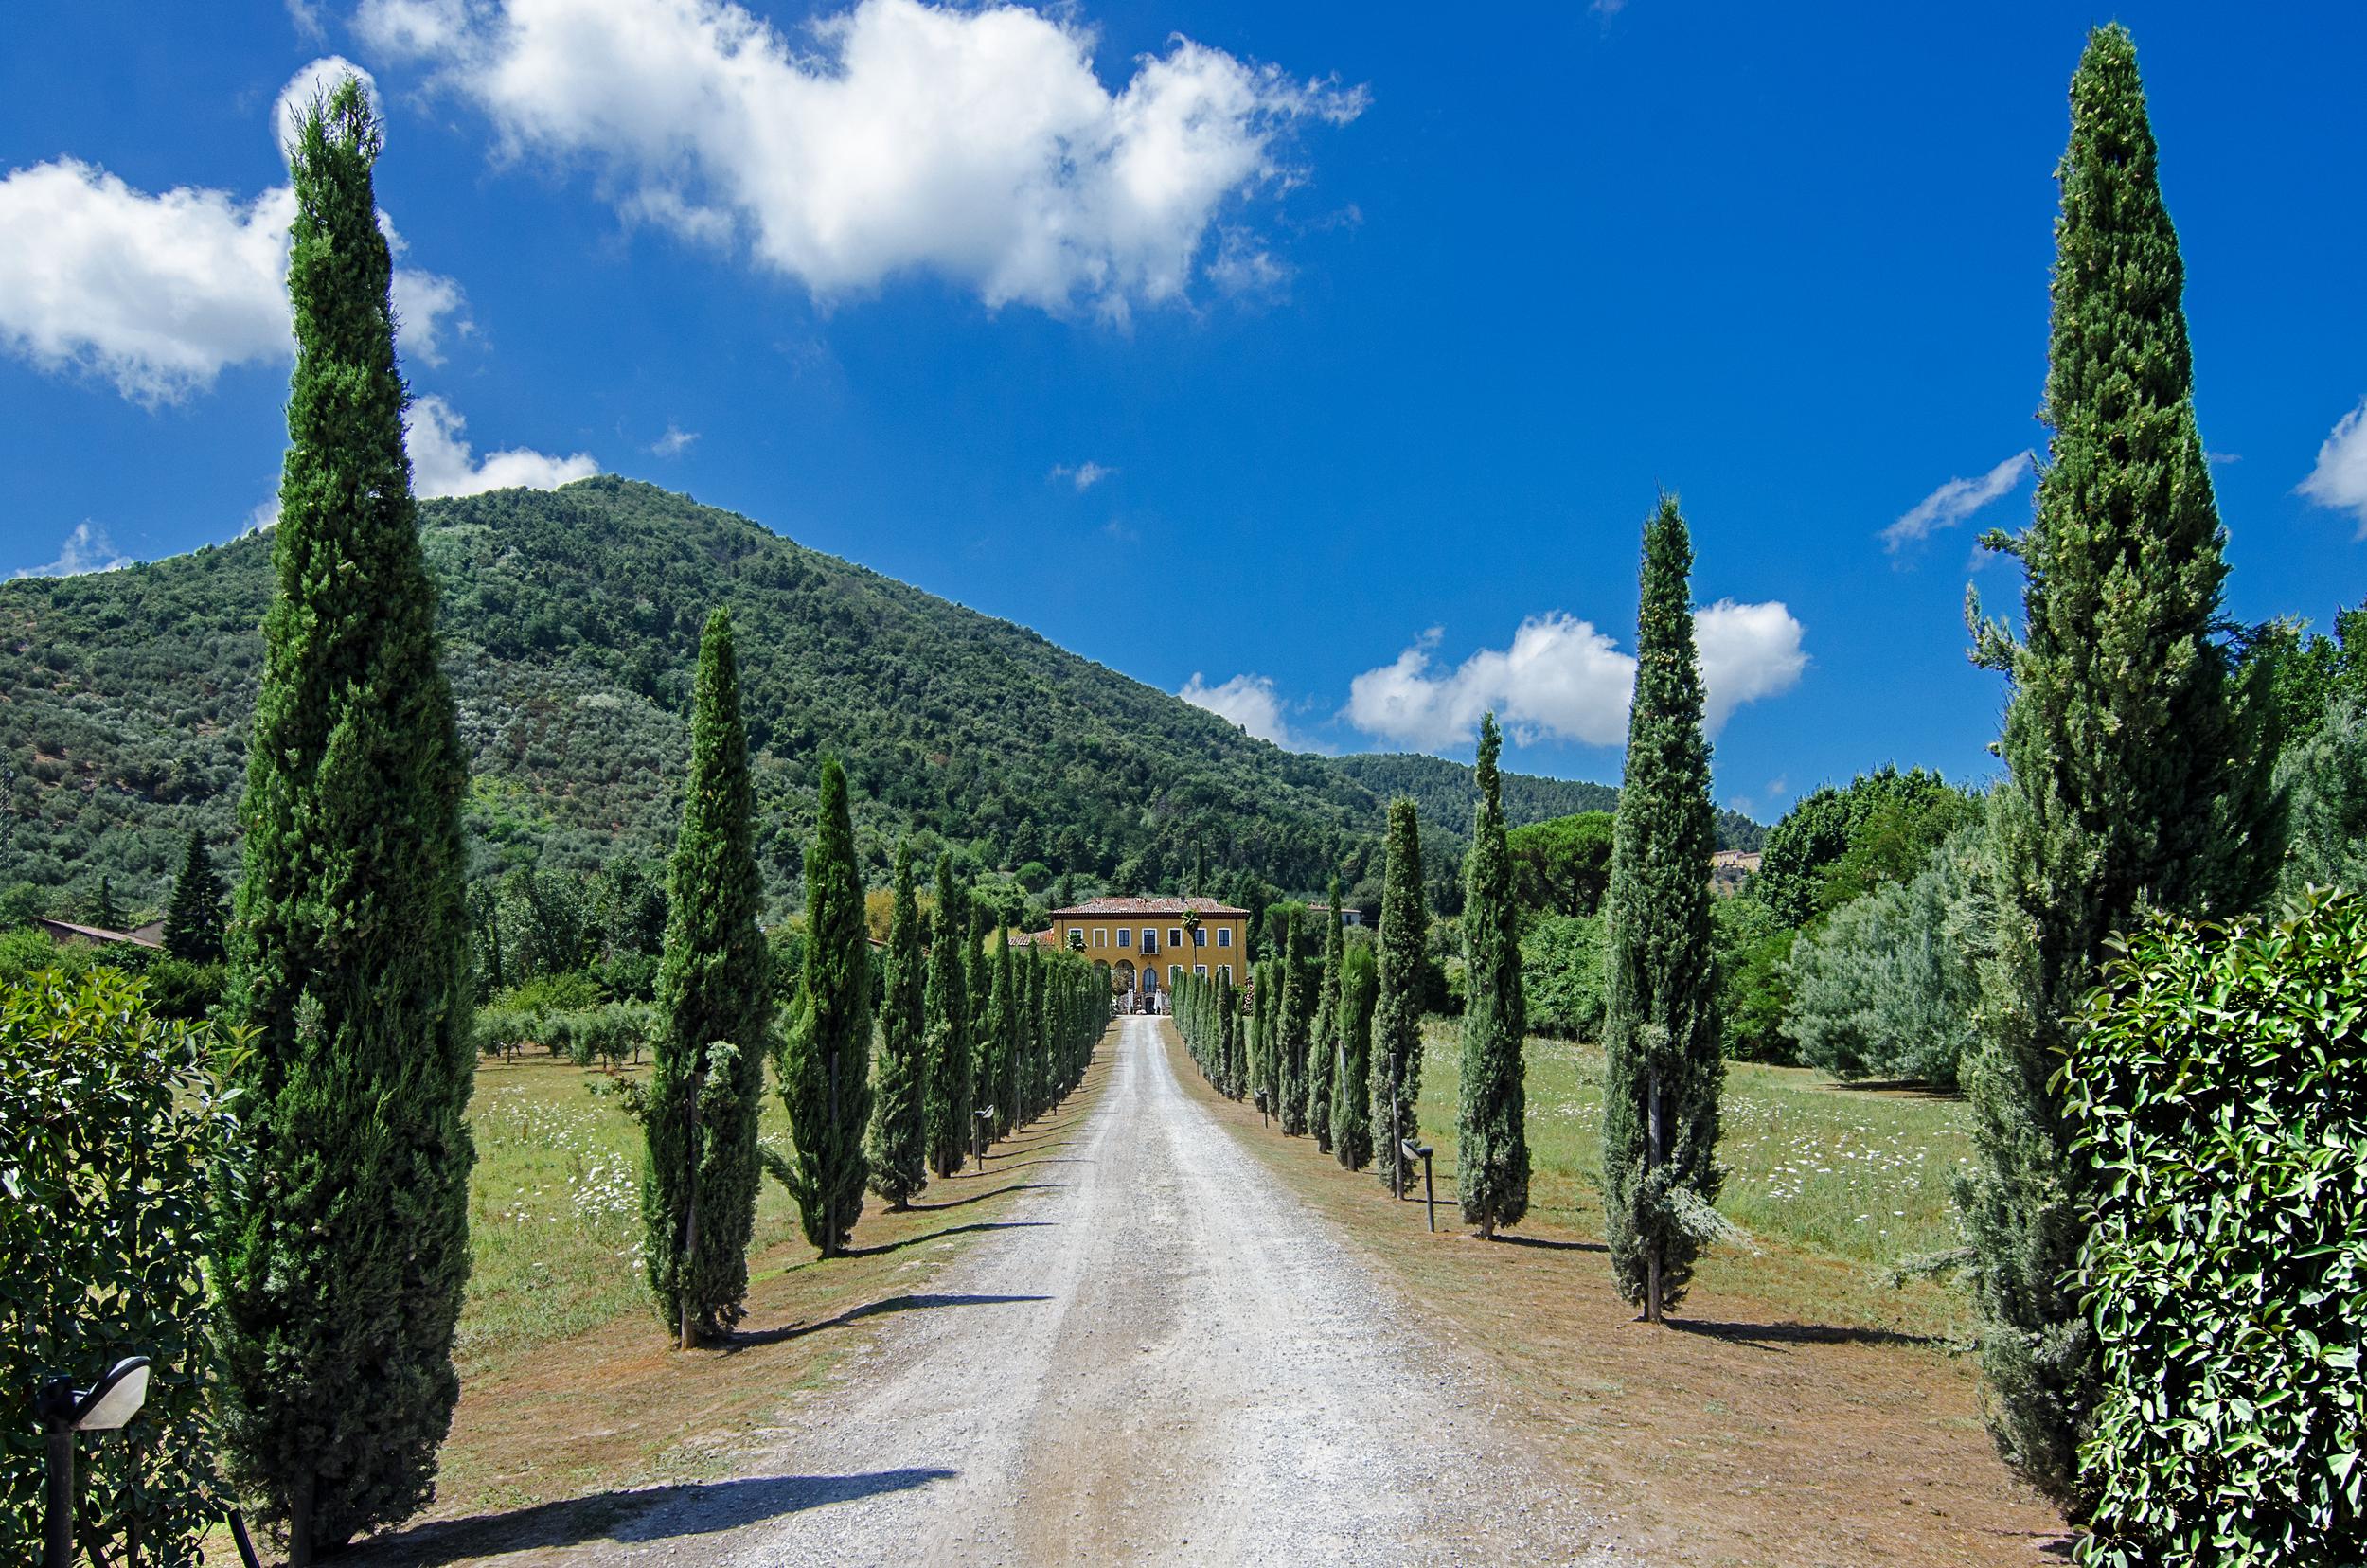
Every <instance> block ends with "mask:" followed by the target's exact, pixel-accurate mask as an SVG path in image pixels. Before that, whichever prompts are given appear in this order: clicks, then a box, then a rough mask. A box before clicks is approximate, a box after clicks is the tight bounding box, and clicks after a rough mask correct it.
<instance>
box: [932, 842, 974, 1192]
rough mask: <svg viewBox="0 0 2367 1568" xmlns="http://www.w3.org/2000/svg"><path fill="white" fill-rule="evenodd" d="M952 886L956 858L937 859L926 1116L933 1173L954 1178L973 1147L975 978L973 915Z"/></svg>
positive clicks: (948, 856) (942, 856)
mask: <svg viewBox="0 0 2367 1568" xmlns="http://www.w3.org/2000/svg"><path fill="white" fill-rule="evenodd" d="M962 904H963V900H962V896H961V892H960V890H959V889H958V888H956V887H955V886H954V884H953V857H952V854H951V853H947V854H943V855H940V856H938V857H937V916H936V922H935V926H934V931H933V932H932V934H931V938H930V942H929V989H928V996H927V1006H928V1010H929V1024H928V1027H929V1033H928V1040H927V1047H928V1049H927V1056H928V1067H927V1070H926V1073H925V1075H924V1079H923V1081H924V1083H925V1085H926V1095H925V1097H924V1101H923V1103H924V1106H925V1110H924V1111H923V1114H922V1122H923V1128H924V1131H923V1136H924V1137H925V1138H926V1139H927V1142H928V1148H929V1168H930V1169H932V1170H934V1171H935V1172H936V1173H937V1174H938V1175H939V1176H951V1175H952V1174H953V1173H954V1172H955V1171H957V1170H959V1169H961V1168H962V1160H963V1157H964V1155H965V1153H966V1152H967V1151H968V1149H969V1147H970V1093H971V1090H970V1022H969V1019H970V972H969V966H968V965H967V964H966V963H965V962H964V958H963V942H962V937H963V934H964V933H965V932H966V931H967V930H968V929H969V923H970V922H969V912H968V911H967V910H966V909H964V908H963V907H962Z"/></svg>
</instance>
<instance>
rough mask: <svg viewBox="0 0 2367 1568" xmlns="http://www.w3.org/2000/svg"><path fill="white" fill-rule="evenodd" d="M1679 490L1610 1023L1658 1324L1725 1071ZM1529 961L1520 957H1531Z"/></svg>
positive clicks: (1618, 1157)
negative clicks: (1722, 1056) (1678, 507)
mask: <svg viewBox="0 0 2367 1568" xmlns="http://www.w3.org/2000/svg"><path fill="white" fill-rule="evenodd" d="M1692 570H1693V545H1692V543H1691V541H1690V540H1689V539H1688V538H1687V537H1686V534H1685V523H1684V519H1683V518H1682V516H1680V515H1679V514H1678V511H1677V503H1676V500H1675V498H1674V497H1671V496H1663V497H1662V498H1661V504H1660V510H1659V511H1658V512H1657V513H1656V514H1655V515H1654V516H1653V518H1652V520H1651V522H1650V523H1648V524H1646V526H1645V529H1644V579H1643V594H1642V605H1641V607H1640V609H1639V610H1638V613H1637V623H1636V636H1635V652H1636V674H1635V697H1634V700H1633V703H1632V704H1631V705H1630V706H1629V708H1628V765H1627V774H1626V776H1625V779H1624V781H1623V782H1622V783H1621V785H1620V789H1619V820H1618V824H1617V827H1616V829H1614V831H1613V834H1612V839H1611V891H1610V893H1609V895H1608V897H1607V899H1606V900H1605V903H1606V908H1607V909H1608V910H1609V918H1610V926H1611V933H1610V941H1611V960H1610V970H1611V998H1610V1003H1609V1007H1608V1010H1607V1012H1606V1014H1605V1018H1604V1023H1603V1209H1604V1221H1605V1225H1606V1227H1607V1229H1608V1231H1609V1233H1610V1234H1609V1240H1610V1242H1611V1274H1612V1277H1613V1278H1614V1279H1615V1280H1616V1281H1617V1283H1618V1286H1619V1292H1620V1294H1621V1295H1623V1296H1625V1297H1626V1298H1627V1299H1628V1301H1631V1302H1634V1303H1637V1304H1638V1305H1640V1306H1641V1307H1643V1309H1644V1315H1645V1317H1646V1320H1647V1321H1650V1322H1653V1323H1658V1322H1660V1321H1661V1316H1662V1313H1663V1312H1664V1311H1665V1310H1667V1309H1668V1308H1670V1307H1674V1306H1675V1305H1677V1304H1678V1302H1680V1301H1682V1299H1683V1297H1684V1291H1685V1286H1686V1284H1687V1283H1688V1282H1689V1281H1690V1280H1691V1278H1692V1276H1693V1259H1694V1256H1695V1255H1696V1253H1697V1252H1698V1251H1699V1249H1700V1237H1701V1235H1702V1234H1703V1232H1704V1230H1705V1229H1706V1228H1707V1225H1708V1216H1707V1211H1708V1206H1709V1205H1710V1204H1711V1203H1715V1202H1716V1201H1717V1189H1718V1185H1719V1182H1720V1181H1721V1180H1722V1172H1720V1170H1719V1169H1718V1167H1717V1094H1718V1089H1719V1086H1720V1085H1721V1084H1722V1083H1723V1081H1724V1078H1725V1062H1724V1061H1723V1060H1722V1059H1721V1057H1720V1054H1719V1039H1718V1030H1717V961H1716V955H1715V953H1714V952H1713V950H1712V946H1711V930H1710V892H1709V887H1710V856H1711V853H1712V852H1713V851H1714V850H1715V849H1716V847H1717V821H1716V814H1715V811H1714V810H1713V808H1712V806H1711V804H1710V748H1709V742H1708V741H1707V740H1705V739H1702V736H1701V672H1700V661H1699V660H1698V659H1697V658H1696V657H1695V655H1694V648H1693V611H1692V608H1691V605H1690V604H1689V603H1688V601H1687V594H1688V592H1689V588H1688V582H1687V579H1689V577H1690V576H1691V573H1692ZM1516 960H1517V954H1516Z"/></svg>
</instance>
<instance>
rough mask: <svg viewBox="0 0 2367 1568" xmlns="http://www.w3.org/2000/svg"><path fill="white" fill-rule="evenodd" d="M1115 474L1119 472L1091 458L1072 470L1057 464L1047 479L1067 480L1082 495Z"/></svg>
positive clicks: (1066, 465) (1053, 466)
mask: <svg viewBox="0 0 2367 1568" xmlns="http://www.w3.org/2000/svg"><path fill="white" fill-rule="evenodd" d="M1115 472H1117V470H1115V469H1113V468H1104V467H1102V466H1101V465H1100V464H1099V463H1096V462H1094V461H1092V460H1091V459H1090V458H1089V459H1087V460H1086V461H1084V462H1081V463H1078V464H1077V466H1076V467H1074V468H1071V467H1070V466H1069V465H1068V464H1066V463H1055V464H1053V465H1052V472H1051V473H1050V474H1048V475H1047V476H1046V477H1048V478H1051V479H1054V480H1060V479H1065V480H1067V481H1068V482H1069V483H1070V484H1071V485H1074V486H1075V487H1076V488H1077V493H1078V494H1080V495H1081V494H1083V493H1084V492H1085V491H1086V490H1091V489H1093V488H1094V487H1095V485H1098V484H1099V483H1101V481H1103V480H1104V479H1107V478H1109V477H1110V475H1112V474H1113V473H1115Z"/></svg>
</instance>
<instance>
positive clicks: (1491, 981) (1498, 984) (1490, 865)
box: [1454, 713, 1529, 1238]
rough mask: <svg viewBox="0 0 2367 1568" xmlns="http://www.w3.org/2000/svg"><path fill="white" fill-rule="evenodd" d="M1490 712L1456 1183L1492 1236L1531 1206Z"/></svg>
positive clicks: (1471, 891)
mask: <svg viewBox="0 0 2367 1568" xmlns="http://www.w3.org/2000/svg"><path fill="white" fill-rule="evenodd" d="M1503 747H1504V737H1503V736H1502V735H1501V734H1500V733H1498V731H1497V729H1496V716H1495V715H1494V714H1492V713H1491V714H1488V715H1487V716H1486V718H1484V719H1482V720H1481V721H1480V742H1479V768H1478V775H1479V792H1480V801H1479V819H1478V821H1477V822H1475V823H1474V824H1473V825H1472V829H1471V848H1470V852H1469V853H1468V855H1466V856H1465V857H1464V862H1463V889H1464V891H1463V952H1464V973H1465V975H1466V976H1467V987H1468V998H1469V999H1468V1001H1467V1002H1466V1003H1465V1005H1464V1009H1463V1075H1462V1093H1461V1098H1460V1101H1459V1104H1458V1107H1457V1113H1456V1117H1455V1128H1456V1133H1455V1178H1454V1180H1455V1191H1456V1192H1457V1193H1458V1194H1459V1195H1460V1196H1461V1198H1462V1200H1463V1218H1464V1219H1465V1220H1466V1221H1469V1222H1470V1223H1472V1224H1474V1225H1477V1226H1478V1227H1479V1233H1480V1235H1481V1236H1482V1237H1484V1238H1485V1237H1492V1236H1494V1235H1495V1234H1496V1230H1497V1227H1498V1226H1501V1225H1517V1224H1519V1223H1520V1222H1521V1219H1522V1216H1523V1215H1525V1214H1527V1213H1528V1211H1529V1139H1528V1130H1527V1127H1526V1124H1525V1118H1526V1116H1527V1114H1528V1100H1527V1096H1526V1092H1525V1089H1524V1087H1523V1083H1522V1075H1523V1073H1524V1072H1525V1070H1526V1066H1525V1063H1524V1062H1523V1061H1522V1054H1521V1047H1522V1036H1523V1035H1524V1034H1525V1033H1526V1031H1527V1028H1528V1004H1527V1001H1526V998H1525V997H1524V996H1523V994H1522V989H1521V914H1520V911H1519V909H1518V908H1516V907H1515V906H1514V904H1513V901H1512V855H1511V851H1510V850H1509V849H1508V848H1506V847H1505V845H1504V794H1503V784H1502V782H1501V780H1500V779H1499V778H1498V777H1497V774H1496V756H1497V753H1498V752H1499V751H1501V750H1502V749H1503Z"/></svg>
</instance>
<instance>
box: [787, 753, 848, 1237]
mask: <svg viewBox="0 0 2367 1568" xmlns="http://www.w3.org/2000/svg"><path fill="white" fill-rule="evenodd" d="M816 796H817V798H816V805H815V813H814V814H815V822H814V835H813V842H812V843H811V844H810V845H809V846H807V847H806V972H805V980H804V986H803V990H802V993H801V996H800V1005H799V1007H798V1012H797V1018H796V1021H795V1023H794V1024H793V1025H792V1027H791V1029H790V1032H789V1040H788V1042H787V1044H786V1045H784V1047H783V1048H782V1053H781V1070H780V1078H781V1100H782V1103H783V1104H784V1105H785V1106H786V1107H787V1108H788V1110H789V1125H790V1131H791V1134H792V1136H793V1137H794V1138H795V1140H796V1146H797V1151H796V1156H795V1160H794V1163H793V1165H792V1169H793V1171H794V1173H795V1180H794V1182H793V1183H792V1192H793V1194H794V1196H795V1197H796V1200H797V1213H798V1218H799V1220H800V1221H801V1222H802V1224H803V1226H804V1228H805V1233H806V1239H807V1240H808V1241H810V1242H811V1243H813V1245H814V1246H816V1247H818V1248H820V1249H821V1252H822V1256H825V1257H836V1256H840V1255H841V1254H842V1253H844V1252H845V1250H846V1240H847V1237H848V1236H849V1235H850V1234H851V1233H852V1232H853V1230H854V1228H855V1221H856V1220H857V1219H858V1218H859V1217H860V1216H861V1215H862V1213H863V1179H864V1177H865V1175H866V1174H867V1172H865V1170H864V1169H863V1124H864V1123H865V1121H866V1120H868V1119H869V1114H870V1110H871V944H870V939H869V933H868V930H867V928H866V926H865V923H864V920H863V876H862V873H861V872H860V871H859V870H858V869H857V868H856V864H855V828H854V822H853V820H852V818H851V816H850V814H849V811H848V808H847V803H846V770H845V769H844V768H842V767H841V766H839V761H838V758H837V757H825V758H824V759H823V762H822V779H821V785H820V788H819V789H818V791H817V792H816Z"/></svg>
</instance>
